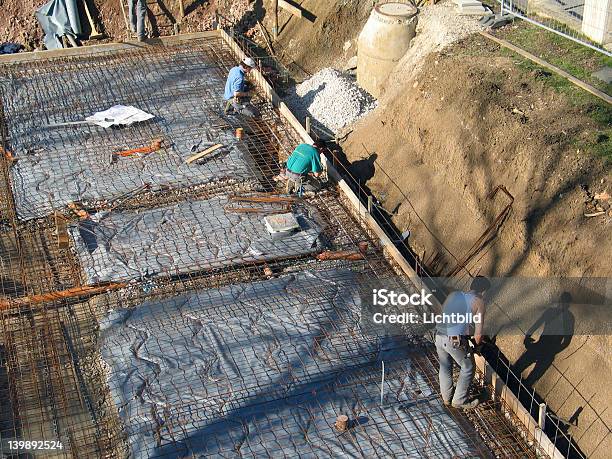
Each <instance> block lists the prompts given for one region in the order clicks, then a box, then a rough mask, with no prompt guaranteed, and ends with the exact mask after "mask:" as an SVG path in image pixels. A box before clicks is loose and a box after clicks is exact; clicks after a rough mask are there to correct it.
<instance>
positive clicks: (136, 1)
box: [128, 0, 147, 38]
mask: <svg viewBox="0 0 612 459" xmlns="http://www.w3.org/2000/svg"><path fill="white" fill-rule="evenodd" d="M128 16H129V18H130V29H131V30H132V32H136V34H137V35H138V38H144V37H145V18H146V16H147V1H146V0H128Z"/></svg>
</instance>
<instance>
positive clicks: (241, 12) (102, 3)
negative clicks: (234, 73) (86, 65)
mask: <svg viewBox="0 0 612 459" xmlns="http://www.w3.org/2000/svg"><path fill="white" fill-rule="evenodd" d="M46 1H47V0H0V43H2V42H15V43H20V44H22V45H24V48H25V50H26V51H32V50H34V49H37V48H39V47H40V46H41V40H42V29H41V28H40V25H39V24H38V21H37V20H36V18H35V16H34V12H35V11H36V9H38V8H39V7H40V6H41V5H43V4H44V3H46ZM121 3H123V5H124V6H125V8H121ZM183 4H184V7H185V17H184V18H181V16H180V10H179V7H178V2H175V1H171V0H157V3H156V4H154V3H151V4H150V5H149V9H148V17H149V21H148V26H147V27H148V28H149V33H150V35H152V36H160V35H162V36H163V35H171V34H173V33H174V27H173V24H174V23H178V24H179V29H180V31H181V32H185V33H188V32H200V31H204V30H210V29H211V28H212V25H213V18H214V13H215V11H218V12H219V13H220V14H221V15H223V16H224V18H226V19H227V20H228V21H230V22H234V23H238V29H239V30H241V31H243V32H244V31H247V30H249V29H251V28H252V27H253V26H254V25H256V19H257V17H258V15H260V14H261V12H260V10H261V0H259V1H256V2H251V1H248V0H184V1H183ZM88 5H90V7H91V14H92V16H93V18H94V21H95V24H96V27H97V28H98V30H99V32H101V33H102V34H104V38H102V39H101V40H92V41H87V40H84V43H86V44H95V43H96V42H109V41H121V40H123V39H126V38H128V34H127V26H126V18H125V15H124V11H125V13H126V14H127V2H126V0H88ZM79 8H80V9H81V14H80V16H81V23H82V25H83V27H84V29H85V30H86V31H89V26H88V22H87V16H86V15H85V12H84V10H83V7H82V6H81V5H80V3H79Z"/></svg>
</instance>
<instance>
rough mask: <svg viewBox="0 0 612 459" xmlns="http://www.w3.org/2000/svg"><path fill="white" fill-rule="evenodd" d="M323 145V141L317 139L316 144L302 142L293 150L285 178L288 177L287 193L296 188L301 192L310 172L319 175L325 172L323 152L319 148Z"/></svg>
mask: <svg viewBox="0 0 612 459" xmlns="http://www.w3.org/2000/svg"><path fill="white" fill-rule="evenodd" d="M322 147H323V142H321V141H318V140H317V141H316V142H315V143H314V145H308V144H307V143H302V144H300V145H298V146H297V147H296V149H295V150H293V153H291V156H289V159H288V160H287V169H286V170H285V178H286V179H287V193H291V192H292V191H293V190H294V189H295V191H297V192H299V191H300V190H301V188H302V182H303V180H304V179H305V178H306V177H307V176H308V175H310V174H312V175H314V176H315V177H319V176H320V175H321V172H323V166H322V165H321V154H320V153H319V150H320V149H321V148H322Z"/></svg>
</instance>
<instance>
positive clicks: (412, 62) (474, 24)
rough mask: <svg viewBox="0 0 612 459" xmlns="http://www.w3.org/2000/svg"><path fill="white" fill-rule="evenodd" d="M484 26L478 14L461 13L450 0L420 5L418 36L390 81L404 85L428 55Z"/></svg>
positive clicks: (418, 69) (417, 70) (417, 71)
mask: <svg viewBox="0 0 612 459" xmlns="http://www.w3.org/2000/svg"><path fill="white" fill-rule="evenodd" d="M483 29H484V27H483V26H482V25H481V24H480V23H479V22H478V19H477V17H474V16H462V15H461V14H459V13H458V11H457V7H456V6H455V4H454V3H451V2H449V1H445V2H441V3H437V4H435V5H426V6H423V7H421V8H419V22H418V23H417V34H416V37H414V39H413V40H412V41H411V42H410V49H409V50H408V51H407V52H406V54H405V55H404V57H403V58H402V59H401V60H400V62H399V63H398V65H397V67H396V68H395V70H394V72H393V73H392V74H391V77H390V78H391V81H390V83H393V84H400V85H403V84H405V83H406V81H408V80H411V79H413V78H414V77H415V76H416V75H417V74H418V73H419V71H420V70H421V68H422V67H423V64H424V63H425V58H426V57H427V56H428V55H429V54H431V53H434V52H436V51H441V50H442V49H444V48H446V47H447V46H449V45H451V44H453V43H455V42H457V41H459V40H462V39H464V38H466V37H468V36H469V35H472V34H474V33H477V32H478V31H480V30H483Z"/></svg>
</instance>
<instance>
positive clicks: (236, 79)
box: [223, 57, 260, 117]
mask: <svg viewBox="0 0 612 459" xmlns="http://www.w3.org/2000/svg"><path fill="white" fill-rule="evenodd" d="M255 67H256V64H255V61H254V60H253V59H251V58H250V57H246V58H245V59H244V60H243V61H242V62H240V64H238V65H237V66H236V67H232V69H231V70H230V71H229V74H228V75H227V81H226V82H225V93H224V94H223V99H224V106H225V107H224V111H225V113H231V112H236V113H240V114H241V115H245V116H250V117H258V116H260V113H259V110H257V108H256V107H255V106H254V105H253V104H251V102H250V101H249V100H248V99H249V97H250V96H251V91H250V90H249V84H248V83H247V81H246V76H247V75H248V74H249V73H250V72H251V70H253V69H254V68H255Z"/></svg>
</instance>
